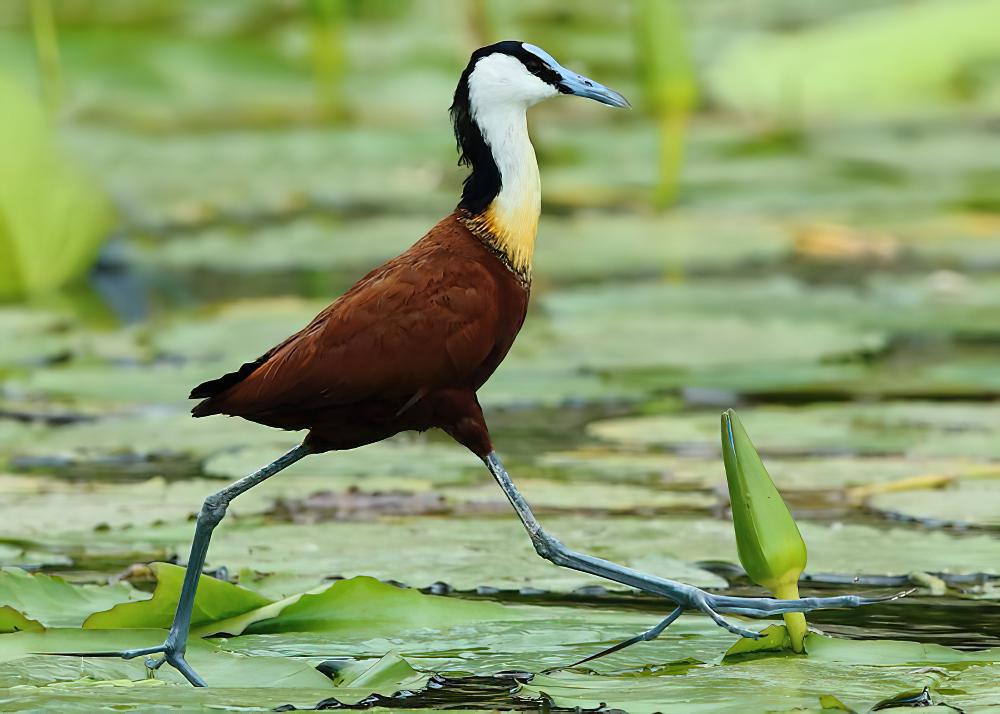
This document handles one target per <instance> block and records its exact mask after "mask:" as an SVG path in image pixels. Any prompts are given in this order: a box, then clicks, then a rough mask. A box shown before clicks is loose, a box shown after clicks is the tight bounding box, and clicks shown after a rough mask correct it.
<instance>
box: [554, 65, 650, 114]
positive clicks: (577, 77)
mask: <svg viewBox="0 0 1000 714" xmlns="http://www.w3.org/2000/svg"><path fill="white" fill-rule="evenodd" d="M560 74H561V75H562V79H561V81H560V82H559V83H560V84H561V85H562V87H563V90H564V91H565V92H567V93H568V94H575V95H576V96H578V97H586V98H587V99H593V100H594V101H596V102H600V103H601V104H607V105H608V106H611V107H622V108H628V107H631V106H632V105H631V104H629V103H628V100H627V99H626V98H625V97H623V96H622V95H621V94H619V93H618V92H616V91H615V90H613V89H609V88H608V87H605V86H604V85H603V84H598V83H597V82H595V81H594V80H592V79H587V78H586V77H584V76H583V75H581V74H576V73H575V72H570V71H568V70H566V69H562V68H561V71H560Z"/></svg>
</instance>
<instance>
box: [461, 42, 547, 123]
mask: <svg viewBox="0 0 1000 714" xmlns="http://www.w3.org/2000/svg"><path fill="white" fill-rule="evenodd" d="M558 93H559V92H558V90H557V89H556V88H555V87H553V86H552V85H551V84H549V83H548V82H543V81H542V80H540V79H539V78H538V77H536V76H535V75H533V74H532V73H531V72H529V71H528V70H527V68H526V67H525V66H524V65H523V64H521V60H519V59H517V58H516V57H511V56H510V55H505V54H500V53H497V54H492V55H489V56H487V57H483V58H482V59H481V60H479V61H478V62H477V63H476V67H475V69H473V70H472V74H470V75H469V104H470V105H471V106H472V109H473V112H475V113H478V112H479V111H482V110H483V109H485V108H487V107H497V106H501V105H507V106H516V107H524V108H526V107H530V106H531V105H532V104H537V103H538V102H540V101H542V100H543V99H548V98H549V97H554V96H555V95H557V94H558ZM477 110H478V111H477Z"/></svg>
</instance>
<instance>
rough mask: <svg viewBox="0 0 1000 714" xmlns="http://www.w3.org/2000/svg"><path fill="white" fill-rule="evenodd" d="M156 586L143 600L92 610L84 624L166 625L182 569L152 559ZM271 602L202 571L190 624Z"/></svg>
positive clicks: (99, 627) (101, 626)
mask: <svg viewBox="0 0 1000 714" xmlns="http://www.w3.org/2000/svg"><path fill="white" fill-rule="evenodd" d="M150 567H151V568H152V569H153V572H154V573H155V574H156V589H155V590H154V591H153V597H151V598H149V599H148V600H143V601H142V602H127V603H122V604H119V605H115V606H114V607H112V608H111V609H109V610H105V611H102V612H94V614H92V615H90V617H88V618H87V619H86V620H85V621H84V623H83V627H84V628H86V629H91V630H110V629H119V628H121V629H138V628H147V627H159V628H168V627H170V623H171V622H173V619H174V611H175V610H176V609H177V600H178V599H179V597H180V593H181V584H182V582H183V580H184V573H185V569H184V568H181V567H179V566H177V565H170V564H169V563H153V564H152V565H151V566H150ZM270 603H271V601H270V600H268V599H267V598H265V597H263V596H261V595H258V594H257V593H254V592H251V591H250V590H246V589H244V588H241V587H239V586H237V585H233V584H231V583H227V582H224V581H222V580H218V579H216V578H212V577H209V576H207V575H202V576H201V580H200V582H199V585H198V595H197V597H196V598H195V601H194V610H193V613H192V615H191V625H192V627H197V626H199V625H204V624H207V623H211V622H215V621H218V620H223V619H225V618H228V617H232V616H234V615H240V614H242V613H244V612H247V611H248V610H253V609H255V608H258V607H263V606H264V605H269V604H270Z"/></svg>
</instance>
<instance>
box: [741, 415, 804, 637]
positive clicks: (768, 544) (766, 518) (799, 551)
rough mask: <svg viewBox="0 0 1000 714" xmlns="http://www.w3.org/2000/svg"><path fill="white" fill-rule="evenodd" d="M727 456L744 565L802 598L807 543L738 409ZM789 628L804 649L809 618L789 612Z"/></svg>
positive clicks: (758, 579)
mask: <svg viewBox="0 0 1000 714" xmlns="http://www.w3.org/2000/svg"><path fill="white" fill-rule="evenodd" d="M722 456H723V459H724V460H725V463H726V481H727V482H728V484H729V500H730V503H731V504H732V512H733V528H734V530H735V531H736V548H737V551H738V552H739V556H740V563H742V564H743V568H744V569H745V570H746V571H747V575H748V576H750V579H751V580H753V581H754V582H755V583H757V584H758V585H760V586H761V587H765V588H767V589H768V590H770V591H771V593H773V594H774V596H775V597H778V598H782V599H795V598H798V597H799V576H801V575H802V571H803V570H805V567H806V544H805V541H803V540H802V534H800V533H799V528H798V526H797V525H795V519H794V518H792V514H791V512H790V511H789V510H788V506H786V505H785V502H784V501H783V500H782V498H781V494H780V493H778V489H777V488H775V486H774V482H773V481H772V480H771V477H770V476H769V475H768V473H767V469H766V468H764V462H763V461H761V458H760V454H758V453H757V449H756V448H754V445H753V442H751V441H750V437H749V436H747V432H746V430H745V429H744V428H743V424H742V422H740V419H739V417H738V416H736V413H735V412H734V411H733V410H732V409H730V410H729V411H727V412H725V413H724V414H723V415H722ZM785 626H786V627H787V628H788V633H789V636H790V638H791V642H792V649H794V650H795V651H796V652H802V651H803V645H802V642H803V639H804V638H805V635H806V631H807V630H806V620H805V616H804V615H803V614H802V613H789V614H787V615H785Z"/></svg>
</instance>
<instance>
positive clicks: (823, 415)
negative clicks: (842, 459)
mask: <svg viewBox="0 0 1000 714" xmlns="http://www.w3.org/2000/svg"><path fill="white" fill-rule="evenodd" d="M743 413H744V414H745V416H746V423H747V424H748V425H750V428H752V429H753V431H754V434H757V435H758V436H757V437H756V439H757V443H758V445H759V448H760V450H761V452H764V453H768V454H779V455H780V454H810V453H814V454H838V453H841V454H843V453H856V454H872V455H879V454H907V455H916V456H922V457H927V456H933V457H942V456H954V457H974V456H980V457H996V456H997V455H1000V452H998V450H997V446H996V444H997V439H998V436H1000V408H997V407H995V406H993V405H991V404H975V403H968V404H963V403H960V402H955V403H949V404H940V403H934V402H889V403H883V404H833V405H818V406H810V407H804V408H791V407H761V408H757V409H746V410H744V412H743ZM716 418H717V417H716V416H715V415H714V414H704V413H702V414H690V415H683V416H679V415H672V414H671V415H663V416H643V417H632V418H625V419H616V420H607V421H601V422H596V423H594V424H591V425H590V426H589V427H588V431H589V432H590V433H591V434H592V435H594V436H596V437H599V438H602V439H607V440H610V441H615V442H619V443H623V444H627V445H636V446H662V447H666V448H670V449H684V450H698V451H699V452H704V453H710V454H711V453H717V452H718V450H719V447H718V445H717V444H715V443H714V442H715V441H717V439H716V438H715V433H714V432H715V421H716Z"/></svg>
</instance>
